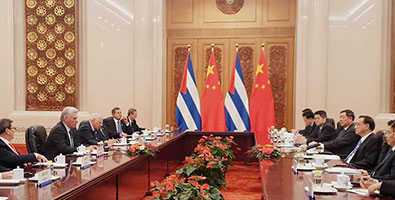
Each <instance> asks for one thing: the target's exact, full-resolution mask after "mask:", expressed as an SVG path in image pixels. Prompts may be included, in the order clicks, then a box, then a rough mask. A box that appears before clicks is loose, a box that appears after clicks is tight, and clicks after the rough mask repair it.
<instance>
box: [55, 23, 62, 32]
mask: <svg viewBox="0 0 395 200" xmlns="http://www.w3.org/2000/svg"><path fill="white" fill-rule="evenodd" d="M63 31H64V25H63V24H61V23H58V24H56V25H55V32H56V33H57V34H62V33H63Z"/></svg>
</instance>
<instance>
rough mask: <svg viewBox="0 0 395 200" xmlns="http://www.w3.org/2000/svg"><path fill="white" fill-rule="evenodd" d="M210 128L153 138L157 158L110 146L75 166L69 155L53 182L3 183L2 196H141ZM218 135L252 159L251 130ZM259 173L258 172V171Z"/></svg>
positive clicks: (42, 199)
mask: <svg viewBox="0 0 395 200" xmlns="http://www.w3.org/2000/svg"><path fill="white" fill-rule="evenodd" d="M210 134H211V133H207V132H184V133H180V134H177V133H176V134H174V133H172V134H169V135H167V136H164V137H160V138H157V139H156V140H155V141H153V142H151V144H152V145H154V146H156V147H157V149H158V150H159V152H158V153H157V156H156V157H155V158H152V157H149V156H148V155H140V156H128V155H127V154H126V152H125V151H124V150H125V149H126V147H124V149H123V150H122V147H121V150H119V149H118V150H111V151H109V152H108V155H106V156H104V157H100V158H97V160H96V164H93V165H92V166H91V167H90V168H87V169H79V167H76V166H73V165H72V164H71V162H73V161H74V160H75V159H76V158H68V162H69V165H68V167H67V168H66V169H54V171H55V173H56V174H57V175H60V176H61V178H60V179H58V180H55V181H54V182H53V183H52V184H50V185H48V186H45V187H42V188H37V187H36V184H35V183H34V182H31V181H26V182H24V183H22V184H20V185H16V186H0V196H3V197H4V196H5V197H8V198H9V199H22V200H24V199H26V200H36V199H37V200H46V199H84V200H88V199H95V200H97V199H131V200H133V199H141V198H143V197H144V196H145V195H146V193H147V192H148V191H149V190H150V182H151V181H154V180H162V179H163V178H164V177H165V176H166V175H168V174H170V173H174V171H175V170H177V169H178V168H179V167H181V166H182V164H183V163H182V161H184V159H185V157H186V156H189V155H191V154H192V153H193V150H194V148H195V146H196V145H197V142H198V140H199V139H200V138H201V137H202V136H203V135H210ZM214 135H216V136H231V135H232V136H234V140H235V142H236V143H237V144H238V146H237V147H236V146H235V147H232V148H233V151H234V153H235V155H236V159H235V161H236V162H246V163H248V162H249V159H248V156H247V154H246V153H245V152H246V151H247V150H248V148H249V147H251V146H253V145H255V138H254V134H253V133H251V132H217V133H214ZM42 169H43V168H35V167H34V168H32V167H29V168H27V169H25V171H29V172H32V173H35V172H36V171H39V170H42ZM257 176H258V175H257Z"/></svg>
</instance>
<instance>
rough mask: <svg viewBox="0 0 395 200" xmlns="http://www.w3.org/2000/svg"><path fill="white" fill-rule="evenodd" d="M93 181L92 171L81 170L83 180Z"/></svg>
mask: <svg viewBox="0 0 395 200" xmlns="http://www.w3.org/2000/svg"><path fill="white" fill-rule="evenodd" d="M90 179H91V169H90V168H88V169H86V170H81V180H83V181H88V180H90Z"/></svg>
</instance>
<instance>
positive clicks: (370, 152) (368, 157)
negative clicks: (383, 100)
mask: <svg viewBox="0 0 395 200" xmlns="http://www.w3.org/2000/svg"><path fill="white" fill-rule="evenodd" d="M375 126H376V125H375V123H374V120H373V118H371V117H370V116H366V115H361V116H359V119H358V121H357V122H356V123H355V133H356V134H358V135H359V136H361V139H360V140H359V141H358V143H357V145H356V146H355V147H354V149H353V150H352V151H351V152H350V153H349V154H348V155H347V157H346V158H345V159H344V160H345V161H346V162H347V163H349V164H350V165H351V166H353V167H355V168H358V169H364V170H367V171H370V170H372V169H373V168H374V166H375V165H376V161H377V156H378V154H379V151H380V148H379V147H380V144H379V140H378V138H377V137H376V135H375V134H374V132H373V130H374V128H375Z"/></svg>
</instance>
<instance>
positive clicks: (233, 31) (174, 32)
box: [167, 26, 295, 38]
mask: <svg viewBox="0 0 395 200" xmlns="http://www.w3.org/2000/svg"><path fill="white" fill-rule="evenodd" d="M167 36H168V38H210V37H211V38H212V37H214V38H217V37H221V38H234V37H246V38H251V37H290V36H295V27H293V26H292V27H267V28H222V29H168V30H167Z"/></svg>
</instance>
